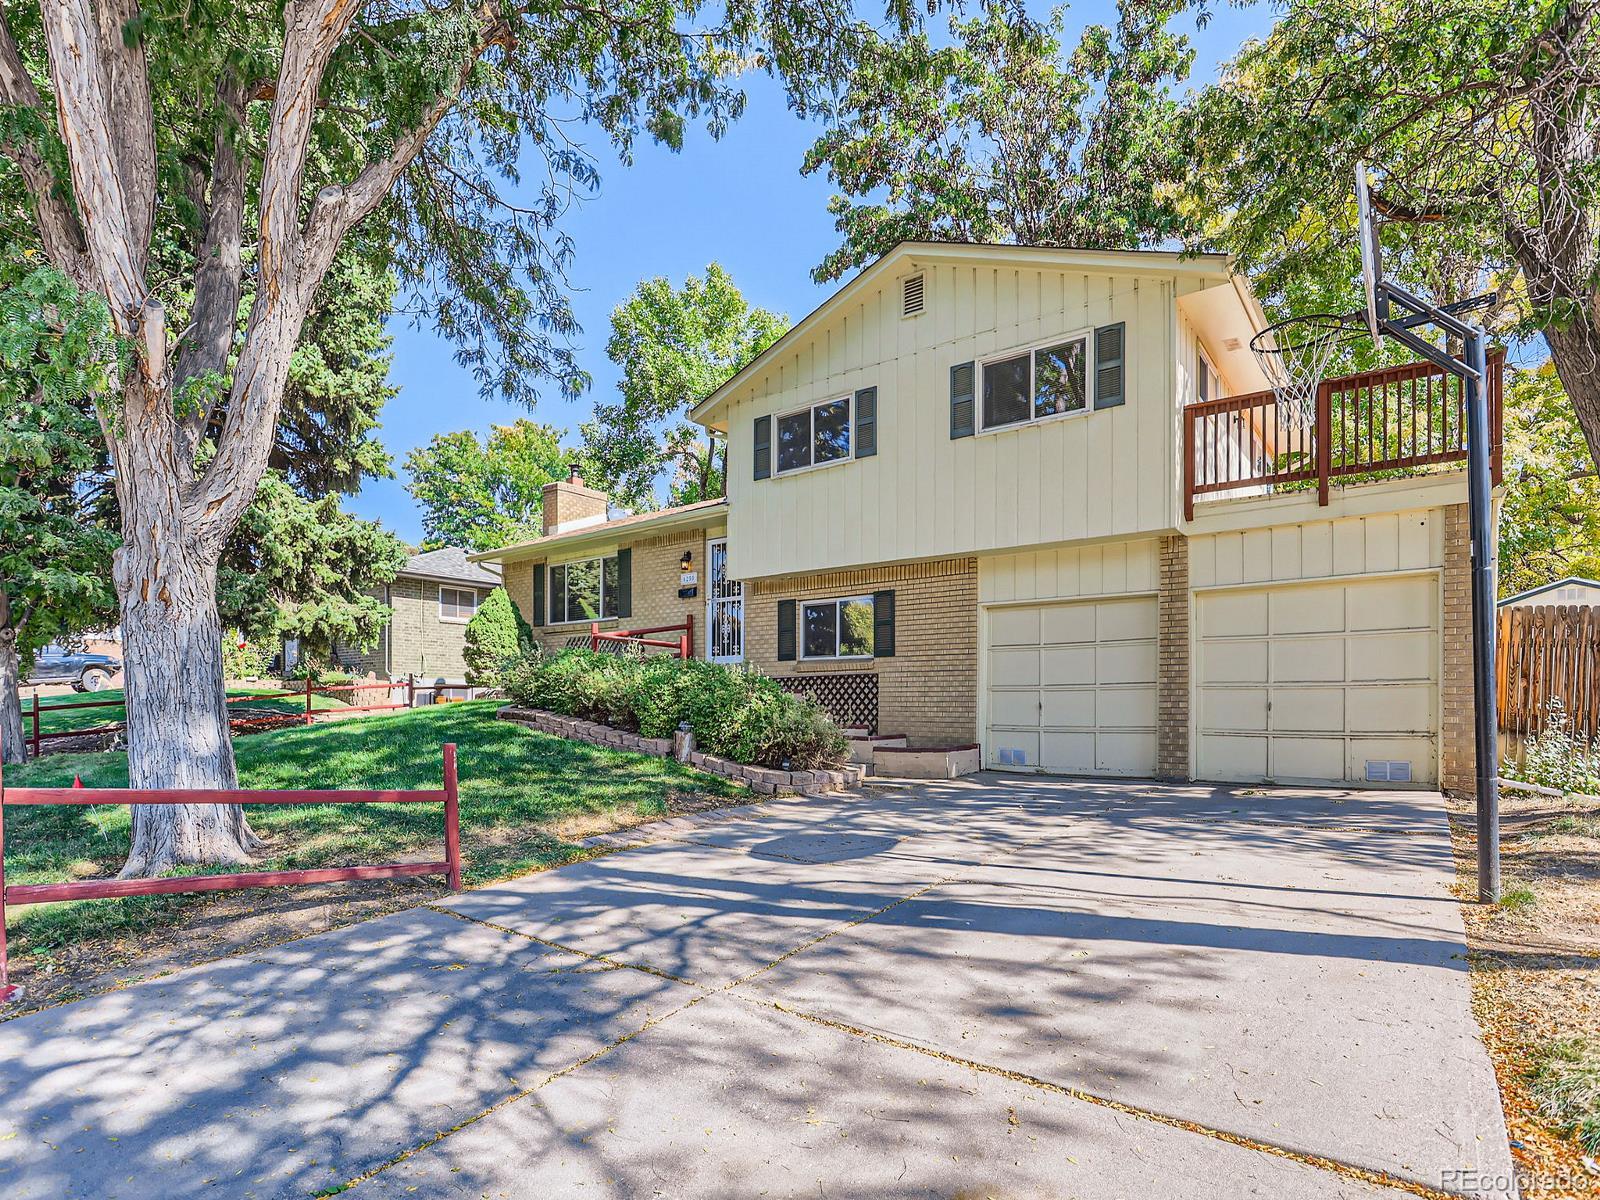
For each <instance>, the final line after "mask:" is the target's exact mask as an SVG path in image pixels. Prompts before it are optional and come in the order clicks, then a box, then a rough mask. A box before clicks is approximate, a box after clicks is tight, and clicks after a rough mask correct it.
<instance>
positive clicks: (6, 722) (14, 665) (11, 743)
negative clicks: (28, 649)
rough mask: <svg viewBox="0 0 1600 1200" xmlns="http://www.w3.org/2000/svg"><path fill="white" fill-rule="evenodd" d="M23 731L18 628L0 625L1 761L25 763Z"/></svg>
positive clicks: (26, 751)
mask: <svg viewBox="0 0 1600 1200" xmlns="http://www.w3.org/2000/svg"><path fill="white" fill-rule="evenodd" d="M27 757H28V750H27V742H26V740H25V737H24V734H23V732H22V671H21V664H20V663H18V661H17V631H16V630H15V629H13V628H11V627H10V626H9V625H7V626H4V627H0V762H8V763H19V762H25V761H26V760H27Z"/></svg>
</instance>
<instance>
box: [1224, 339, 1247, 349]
mask: <svg viewBox="0 0 1600 1200" xmlns="http://www.w3.org/2000/svg"><path fill="white" fill-rule="evenodd" d="M1243 346H1244V343H1243V342H1241V341H1240V340H1239V339H1238V338H1223V339H1222V348H1223V349H1224V350H1238V349H1241V348H1242V347H1243Z"/></svg>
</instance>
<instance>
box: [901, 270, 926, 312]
mask: <svg viewBox="0 0 1600 1200" xmlns="http://www.w3.org/2000/svg"><path fill="white" fill-rule="evenodd" d="M923 279H924V277H923V276H921V275H912V276H909V277H908V278H907V279H906V280H905V281H904V282H903V283H901V285H900V288H901V292H900V315H901V316H902V317H915V316H918V315H919V314H921V312H922V308H923V301H924V299H925V297H924V293H923Z"/></svg>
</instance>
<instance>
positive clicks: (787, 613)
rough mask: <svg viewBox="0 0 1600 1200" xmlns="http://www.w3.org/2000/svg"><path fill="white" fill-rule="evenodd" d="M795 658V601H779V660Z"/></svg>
mask: <svg viewBox="0 0 1600 1200" xmlns="http://www.w3.org/2000/svg"><path fill="white" fill-rule="evenodd" d="M794 659H795V644H794V601H793V600H779V601H778V661H779V662H793V661H794Z"/></svg>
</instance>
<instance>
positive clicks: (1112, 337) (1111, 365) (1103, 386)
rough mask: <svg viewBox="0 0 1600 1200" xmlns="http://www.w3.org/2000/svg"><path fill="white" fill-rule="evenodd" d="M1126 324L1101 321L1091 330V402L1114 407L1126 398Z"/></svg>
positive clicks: (1102, 406) (1098, 405) (1097, 406)
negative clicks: (1110, 323) (1124, 354)
mask: <svg viewBox="0 0 1600 1200" xmlns="http://www.w3.org/2000/svg"><path fill="white" fill-rule="evenodd" d="M1126 333H1127V325H1126V324H1125V323H1124V322H1122V321H1118V322H1117V323H1116V324H1115V325H1102V326H1100V328H1099V329H1096V330H1095V331H1094V406H1095V407H1096V408H1115V407H1116V406H1117V405H1119V404H1122V403H1124V402H1125V401H1126V400H1127V395H1126V391H1127V372H1126V371H1125V370H1124V366H1123V353H1124V346H1123V342H1124V340H1125V337H1126Z"/></svg>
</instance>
